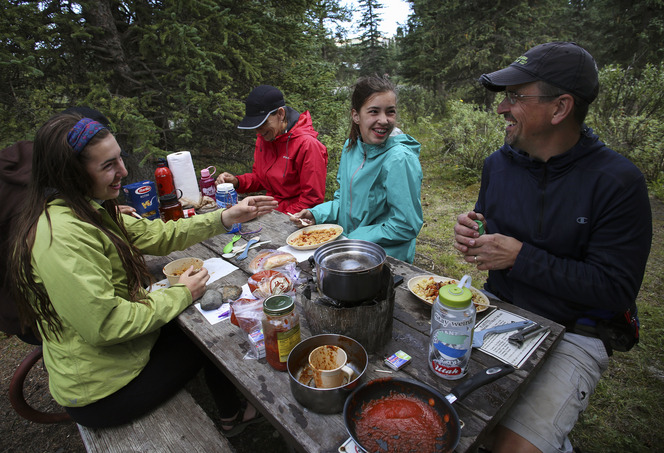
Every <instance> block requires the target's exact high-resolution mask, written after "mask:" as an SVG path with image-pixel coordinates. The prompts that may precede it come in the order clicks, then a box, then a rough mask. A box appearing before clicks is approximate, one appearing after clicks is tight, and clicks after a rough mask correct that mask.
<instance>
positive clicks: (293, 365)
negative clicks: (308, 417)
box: [287, 334, 369, 414]
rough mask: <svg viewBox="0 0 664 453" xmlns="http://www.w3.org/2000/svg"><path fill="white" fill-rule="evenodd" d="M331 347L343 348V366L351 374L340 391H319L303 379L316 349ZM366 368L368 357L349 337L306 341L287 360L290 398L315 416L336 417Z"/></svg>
mask: <svg viewBox="0 0 664 453" xmlns="http://www.w3.org/2000/svg"><path fill="white" fill-rule="evenodd" d="M323 345H334V346H339V347H340V348H343V349H344V351H346V355H348V363H347V365H348V366H349V367H350V368H351V369H352V370H353V371H354V374H353V377H352V378H351V381H350V382H345V383H344V384H343V385H341V386H340V387H335V388H329V389H319V388H316V387H315V384H314V383H313V380H310V379H308V378H307V373H308V371H307V370H310V368H309V354H310V353H311V351H313V350H314V349H316V348H317V347H318V346H323ZM368 364H369V356H368V355H367V351H366V350H365V349H364V348H363V347H362V345H361V344H360V343H359V342H357V341H355V340H353V339H352V338H350V337H346V336H344V335H337V334H323V335H316V336H313V337H309V338H307V339H306V340H303V341H301V342H300V343H298V345H297V346H295V348H293V350H292V351H291V353H290V355H289V356H288V362H287V366H288V374H289V377H290V387H291V391H292V392H293V396H294V397H295V399H296V400H297V402H298V403H300V404H301V405H303V406H304V407H306V408H307V409H309V410H311V411H313V412H317V413H319V414H338V413H340V412H341V411H342V410H343V407H344V403H345V402H346V398H347V397H348V395H350V394H351V393H352V391H353V390H355V388H357V387H358V386H359V385H360V382H361V380H362V377H363V376H364V372H365V371H366V369H367V366H368Z"/></svg>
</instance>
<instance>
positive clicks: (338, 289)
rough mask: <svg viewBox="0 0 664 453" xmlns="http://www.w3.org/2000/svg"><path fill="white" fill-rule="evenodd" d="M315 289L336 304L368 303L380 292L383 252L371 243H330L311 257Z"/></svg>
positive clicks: (352, 241) (356, 241)
mask: <svg viewBox="0 0 664 453" xmlns="http://www.w3.org/2000/svg"><path fill="white" fill-rule="evenodd" d="M313 258H314V264H315V266H316V280H317V284H318V289H319V290H320V291H321V292H322V293H323V294H325V295H326V296H327V297H330V298H332V299H335V300H337V301H339V302H342V303H343V302H346V303H351V304H352V303H357V302H361V301H365V300H369V299H372V298H373V297H374V296H375V295H376V294H378V292H379V291H380V285H381V274H382V271H383V264H384V263H385V258H386V254H385V250H383V248H382V247H381V246H380V245H378V244H374V243H373V242H369V241H360V240H355V239H349V240H346V241H333V242H330V243H328V244H325V245H323V246H321V247H319V248H318V249H317V250H316V252H315V253H314V257H313Z"/></svg>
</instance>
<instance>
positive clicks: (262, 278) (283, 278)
mask: <svg viewBox="0 0 664 453" xmlns="http://www.w3.org/2000/svg"><path fill="white" fill-rule="evenodd" d="M247 283H248V285H249V290H250V291H251V294H253V295H254V297H258V298H260V299H265V298H266V297H269V296H274V295H277V294H289V293H292V292H293V288H294V285H293V280H292V279H291V278H290V277H289V276H288V275H286V274H284V273H282V272H279V271H275V270H266V271H260V272H256V273H255V274H254V275H252V276H251V277H249V280H248V281H247Z"/></svg>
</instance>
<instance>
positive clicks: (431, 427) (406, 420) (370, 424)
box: [356, 393, 444, 453]
mask: <svg viewBox="0 0 664 453" xmlns="http://www.w3.org/2000/svg"><path fill="white" fill-rule="evenodd" d="M432 403H433V400H431V401H429V404H427V402H426V401H422V400H420V399H418V398H416V397H414V396H408V395H404V394H399V393H392V394H390V395H389V396H384V397H382V398H380V399H378V400H373V401H369V402H367V403H364V404H363V405H362V412H361V414H360V415H359V416H358V419H357V421H356V432H357V439H358V440H359V441H360V444H361V445H362V446H363V447H365V448H366V449H367V450H368V451H371V452H376V451H379V452H383V451H385V452H398V453H401V452H418V453H426V452H435V451H440V450H441V449H442V448H443V445H442V444H443V435H444V424H443V420H442V419H441V417H440V415H439V414H438V413H437V412H436V410H435V409H434V408H433V407H432V405H433V404H432Z"/></svg>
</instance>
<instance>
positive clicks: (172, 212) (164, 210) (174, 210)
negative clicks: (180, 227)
mask: <svg viewBox="0 0 664 453" xmlns="http://www.w3.org/2000/svg"><path fill="white" fill-rule="evenodd" d="M159 213H160V214H161V220H163V221H164V222H168V221H169V220H178V219H183V218H184V210H183V209H182V205H181V204H180V202H179V201H178V197H177V195H176V194H175V192H172V193H169V194H166V195H164V196H163V197H160V198H159Z"/></svg>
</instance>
